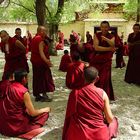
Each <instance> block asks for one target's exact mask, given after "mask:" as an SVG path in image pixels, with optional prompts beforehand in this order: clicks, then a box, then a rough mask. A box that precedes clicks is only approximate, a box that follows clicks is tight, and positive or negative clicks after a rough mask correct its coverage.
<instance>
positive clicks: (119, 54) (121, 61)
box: [111, 32, 125, 68]
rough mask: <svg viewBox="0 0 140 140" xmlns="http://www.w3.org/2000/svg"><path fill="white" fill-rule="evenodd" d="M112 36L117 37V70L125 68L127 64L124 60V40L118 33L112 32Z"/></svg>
mask: <svg viewBox="0 0 140 140" xmlns="http://www.w3.org/2000/svg"><path fill="white" fill-rule="evenodd" d="M111 34H112V35H114V37H115V47H116V48H117V50H116V67H115V68H123V67H125V62H124V59H123V42H122V39H121V38H120V37H119V35H118V34H117V33H116V32H111Z"/></svg>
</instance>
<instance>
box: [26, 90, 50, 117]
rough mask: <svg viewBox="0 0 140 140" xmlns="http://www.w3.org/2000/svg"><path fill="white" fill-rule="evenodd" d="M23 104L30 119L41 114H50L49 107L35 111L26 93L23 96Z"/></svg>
mask: <svg viewBox="0 0 140 140" xmlns="http://www.w3.org/2000/svg"><path fill="white" fill-rule="evenodd" d="M24 103H25V106H26V109H27V113H28V114H29V115H30V116H32V117H35V116H38V115H41V114H42V113H45V112H50V107H46V108H42V109H38V110H37V109H35V108H34V106H33V104H32V101H31V98H30V95H29V93H28V92H27V93H25V94H24Z"/></svg>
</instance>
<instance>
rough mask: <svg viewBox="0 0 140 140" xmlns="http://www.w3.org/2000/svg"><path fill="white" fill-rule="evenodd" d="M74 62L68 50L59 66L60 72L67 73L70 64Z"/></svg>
mask: <svg viewBox="0 0 140 140" xmlns="http://www.w3.org/2000/svg"><path fill="white" fill-rule="evenodd" d="M71 62H72V60H71V57H70V55H69V52H68V50H65V51H64V55H63V56H62V58H61V62H60V65H59V70H60V71H63V72H67V70H68V66H69V64H70V63H71Z"/></svg>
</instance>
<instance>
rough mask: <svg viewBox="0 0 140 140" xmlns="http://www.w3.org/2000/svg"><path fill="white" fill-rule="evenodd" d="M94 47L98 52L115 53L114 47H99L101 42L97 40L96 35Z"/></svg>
mask: <svg viewBox="0 0 140 140" xmlns="http://www.w3.org/2000/svg"><path fill="white" fill-rule="evenodd" d="M94 47H95V50H96V51H115V48H114V47H102V46H99V40H98V39H97V37H96V35H94Z"/></svg>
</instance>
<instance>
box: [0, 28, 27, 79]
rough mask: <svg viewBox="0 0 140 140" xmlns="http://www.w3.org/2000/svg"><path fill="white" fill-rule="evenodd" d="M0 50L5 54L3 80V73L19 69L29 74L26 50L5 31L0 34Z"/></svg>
mask: <svg viewBox="0 0 140 140" xmlns="http://www.w3.org/2000/svg"><path fill="white" fill-rule="evenodd" d="M0 37H1V50H2V52H3V53H5V61H6V63H5V66H4V74H3V80H4V79H5V73H7V72H9V73H13V72H14V71H16V70H19V69H26V71H27V72H29V67H28V63H27V59H26V48H25V46H24V45H23V44H22V43H21V42H20V41H19V40H17V39H15V38H11V37H10V36H9V35H8V33H7V32H6V31H4V30H3V31H1V32H0Z"/></svg>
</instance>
